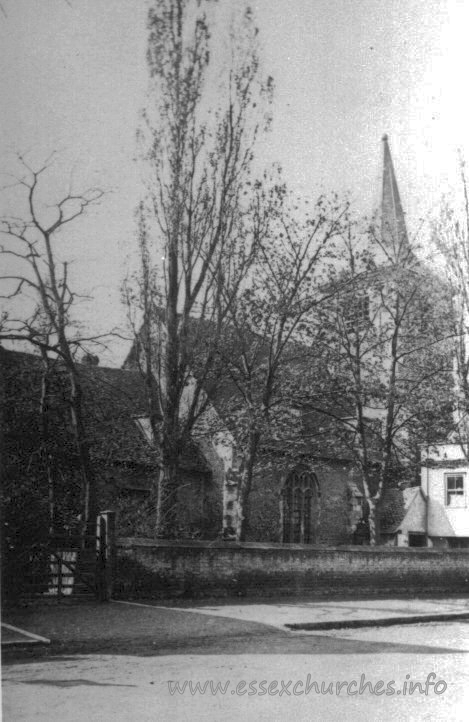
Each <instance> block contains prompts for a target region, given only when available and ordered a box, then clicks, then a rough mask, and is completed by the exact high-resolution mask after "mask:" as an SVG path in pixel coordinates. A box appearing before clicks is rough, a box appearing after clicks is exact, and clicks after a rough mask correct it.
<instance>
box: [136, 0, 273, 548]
mask: <svg viewBox="0 0 469 722" xmlns="http://www.w3.org/2000/svg"><path fill="white" fill-rule="evenodd" d="M213 7H214V4H213V3H210V2H209V1H208V0H202V1H201V2H195V0H156V2H155V3H154V5H153V7H152V8H151V9H150V13H149V18H148V28H149V44H148V64H149V70H150V79H151V81H150V82H151V105H149V106H148V108H147V109H146V111H145V113H144V120H145V127H144V129H143V131H142V134H141V137H142V139H143V142H144V143H146V144H147V148H148V151H147V153H146V159H147V161H148V167H149V183H148V195H147V198H146V199H145V202H144V203H143V204H142V206H141V209H140V214H139V215H140V222H139V237H140V241H139V248H140V257H141V262H142V275H141V282H140V291H141V293H140V305H141V312H142V316H143V322H144V323H143V330H142V332H141V333H139V334H138V343H139V344H140V350H141V353H143V355H144V357H145V360H144V361H143V362H142V368H143V369H144V372H145V375H146V377H147V388H148V393H149V398H150V408H151V410H152V412H151V417H152V424H153V434H154V438H155V439H157V440H158V445H159V448H160V450H161V474H160V479H159V483H158V503H157V529H156V533H157V535H158V536H164V537H170V536H172V535H174V534H175V533H176V528H177V523H176V511H175V510H176V501H177V489H178V469H179V463H180V456H181V453H182V450H183V448H184V446H185V444H186V443H187V440H188V438H189V436H190V434H191V430H192V428H193V426H194V424H195V422H196V420H197V418H198V417H199V416H200V415H201V413H202V412H203V410H204V408H205V407H206V405H207V397H206V394H205V393H204V389H205V387H206V385H207V382H208V379H209V378H211V381H212V382H213V380H214V377H215V376H216V374H217V373H218V372H217V371H216V363H217V355H216V353H215V350H216V346H217V343H218V338H219V336H220V331H221V328H222V325H223V323H224V319H225V318H226V314H227V310H228V307H229V305H230V303H231V297H232V295H235V294H236V293H237V290H238V289H239V287H240V285H241V284H242V281H243V277H244V276H245V275H246V274H247V273H248V271H249V267H250V264H251V260H252V256H253V253H254V248H255V245H256V243H257V239H258V238H259V237H260V236H262V234H263V233H264V232H265V227H266V215H265V214H266V210H265V209H263V208H262V207H261V205H260V203H259V185H256V184H255V183H254V181H253V180H252V178H251V164H252V160H253V146H254V142H255V139H256V136H257V134H258V132H259V130H260V129H261V128H263V127H264V125H265V124H266V123H267V122H268V118H267V115H266V114H264V112H263V108H266V107H267V106H266V105H265V103H264V99H266V98H268V96H269V94H270V91H271V85H272V83H271V80H270V79H268V80H267V81H266V82H265V83H262V82H261V81H260V80H259V60H258V56H257V47H256V43H257V40H256V36H257V29H256V27H255V25H254V21H253V17H252V14H251V12H250V10H249V9H247V10H246V11H245V13H244V14H243V16H242V18H241V19H240V21H239V22H238V24H237V27H236V32H235V31H232V33H231V58H230V62H229V63H228V67H227V68H226V72H225V73H224V76H223V78H221V79H219V81H217V83H215V73H214V68H213V62H212V61H213V57H214V54H216V52H217V50H216V48H215V49H214V48H213V46H212V45H211V36H210V29H209V25H210V21H209V15H210V12H211V11H212V10H213ZM218 67H220V66H218ZM214 83H215V84H214ZM227 278H229V286H230V294H226V293H225V294H223V295H222V294H221V287H222V286H223V285H224V286H225V287H226V283H225V282H226V279H227ZM150 375H154V376H155V378H156V383H154V382H153V380H150V378H149V376H150ZM157 416H158V417H159V418H160V419H161V422H158V423H156V419H157Z"/></svg>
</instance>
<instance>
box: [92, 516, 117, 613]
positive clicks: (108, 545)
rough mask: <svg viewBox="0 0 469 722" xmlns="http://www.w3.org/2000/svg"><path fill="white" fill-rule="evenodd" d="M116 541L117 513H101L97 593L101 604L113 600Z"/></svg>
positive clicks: (98, 529) (98, 520)
mask: <svg viewBox="0 0 469 722" xmlns="http://www.w3.org/2000/svg"><path fill="white" fill-rule="evenodd" d="M115 541H116V512H115V511H110V510H108V511H101V512H100V513H99V514H98V518H97V538H96V551H97V560H96V561H97V572H98V574H97V576H98V578H97V591H98V599H99V600H100V601H101V602H108V601H109V600H110V599H111V598H112V582H113V575H114V555H115Z"/></svg>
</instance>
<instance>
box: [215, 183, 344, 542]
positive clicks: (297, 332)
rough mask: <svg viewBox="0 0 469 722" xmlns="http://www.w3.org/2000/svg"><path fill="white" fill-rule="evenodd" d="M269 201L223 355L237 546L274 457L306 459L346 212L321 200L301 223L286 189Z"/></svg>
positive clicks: (279, 188)
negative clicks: (318, 354)
mask: <svg viewBox="0 0 469 722" xmlns="http://www.w3.org/2000/svg"><path fill="white" fill-rule="evenodd" d="M271 195H272V196H273V200H272V202H271V204H270V212H269V218H270V223H269V234H268V237H267V238H266V239H265V240H261V241H260V243H259V249H258V253H257V255H256V258H255V261H254V263H253V268H252V271H251V274H250V277H249V280H248V282H246V284H245V285H244V287H243V289H242V291H241V293H239V294H237V297H236V298H235V299H234V300H233V301H232V302H231V304H230V308H229V312H228V321H229V323H228V325H227V327H226V329H225V332H224V339H223V344H221V345H220V351H219V354H220V357H221V358H222V361H223V365H224V367H225V369H226V376H227V381H228V391H227V390H226V389H225V390H224V392H223V396H224V402H225V403H224V406H225V408H224V419H225V421H226V422H227V423H228V425H229V428H230V429H231V431H232V434H233V437H234V441H235V446H236V454H235V456H236V463H235V464H234V468H233V469H232V470H231V487H230V490H231V495H232V497H233V500H232V514H231V515H230V516H231V523H230V531H229V532H226V534H227V535H229V534H231V535H232V537H233V538H235V539H237V540H238V541H239V540H241V541H242V540H244V539H245V536H246V532H247V529H248V526H249V497H250V494H251V490H252V488H253V482H254V478H255V474H256V473H257V472H260V471H262V466H263V464H265V463H267V464H268V463H269V460H270V461H271V459H272V454H277V455H278V454H279V453H280V454H281V456H283V457H285V456H286V457H289V456H292V457H294V456H295V454H298V452H300V453H301V452H302V451H304V438H303V433H302V427H301V423H302V422H301V409H302V403H303V400H302V399H299V394H298V385H299V384H301V377H302V376H303V375H304V372H305V368H307V367H308V364H309V363H310V361H311V355H312V353H313V350H312V345H314V338H313V337H314V333H308V332H310V331H311V329H312V324H311V323H310V321H311V318H312V317H314V316H315V310H316V307H318V306H319V305H321V304H323V303H327V302H329V303H330V302H331V301H332V297H333V296H334V294H335V292H336V291H335V289H331V288H327V287H326V285H325V283H324V281H325V271H326V269H327V267H328V259H330V258H331V251H332V249H333V245H334V239H335V237H336V236H337V235H338V234H339V233H340V231H341V229H342V223H343V219H344V217H345V216H346V212H347V204H345V203H343V204H342V203H340V202H339V201H338V199H337V198H333V199H332V200H328V199H326V198H324V197H321V198H319V199H318V201H317V202H316V204H315V206H314V208H313V209H312V210H311V211H309V212H308V213H307V215H306V217H305V218H303V219H302V220H300V217H301V215H302V214H301V212H300V213H299V212H298V206H297V205H296V202H295V203H293V202H292V199H291V198H288V197H286V193H285V189H284V187H282V186H279V185H277V186H276V187H274V188H273V189H272V191H271ZM277 458H278V456H277ZM225 515H226V513H225Z"/></svg>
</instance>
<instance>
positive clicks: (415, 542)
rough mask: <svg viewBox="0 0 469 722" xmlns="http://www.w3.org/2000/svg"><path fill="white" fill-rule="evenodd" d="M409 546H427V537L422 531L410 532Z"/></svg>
mask: <svg viewBox="0 0 469 722" xmlns="http://www.w3.org/2000/svg"><path fill="white" fill-rule="evenodd" d="M409 546H410V547H426V546H427V537H426V535H425V534H423V533H421V532H409Z"/></svg>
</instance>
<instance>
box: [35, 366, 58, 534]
mask: <svg viewBox="0 0 469 722" xmlns="http://www.w3.org/2000/svg"><path fill="white" fill-rule="evenodd" d="M48 399H49V362H48V359H47V355H46V354H45V353H44V355H43V371H42V378H41V398H40V402H39V415H40V419H41V457H42V462H43V464H44V469H45V472H46V477H47V499H48V505H49V534H50V536H54V534H55V521H56V519H55V518H56V498H55V483H54V473H53V470H52V464H51V453H50V439H49V402H48Z"/></svg>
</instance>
